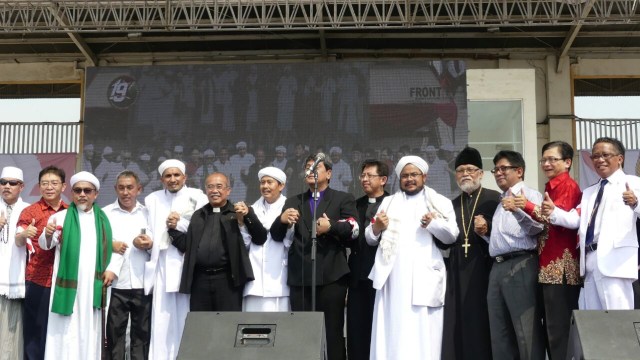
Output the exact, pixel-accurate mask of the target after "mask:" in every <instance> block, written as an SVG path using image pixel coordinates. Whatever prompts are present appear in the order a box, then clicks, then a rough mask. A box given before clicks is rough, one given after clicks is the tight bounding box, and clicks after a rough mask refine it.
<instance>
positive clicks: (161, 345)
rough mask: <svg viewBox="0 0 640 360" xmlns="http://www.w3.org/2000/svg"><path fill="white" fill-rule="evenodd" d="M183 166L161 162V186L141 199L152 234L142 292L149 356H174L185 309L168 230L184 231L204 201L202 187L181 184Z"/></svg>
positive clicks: (186, 302)
mask: <svg viewBox="0 0 640 360" xmlns="http://www.w3.org/2000/svg"><path fill="white" fill-rule="evenodd" d="M185 168H186V166H185V164H184V163H183V162H182V161H180V160H176V159H169V160H165V161H164V162H162V163H161V164H160V166H159V167H158V173H159V174H160V180H161V181H162V184H163V186H164V189H162V190H158V191H155V192H153V193H151V194H149V195H148V196H147V197H146V198H145V200H144V202H145V205H146V207H147V210H148V211H149V220H148V223H149V227H150V228H151V233H152V234H153V236H154V239H153V247H152V249H151V259H150V260H149V261H148V262H147V263H146V264H145V273H144V279H145V282H144V290H145V294H147V295H148V294H150V293H151V291H152V290H153V305H152V310H151V343H150V345H149V358H150V359H175V358H176V356H177V355H178V348H179V346H180V339H181V338H182V331H183V330H184V322H185V319H186V317H187V313H188V312H189V295H185V294H181V293H179V292H178V291H179V288H180V276H181V274H182V264H183V254H182V253H180V251H178V249H176V248H175V247H174V246H170V238H169V234H168V230H169V229H176V230H179V231H181V232H185V233H186V232H187V228H188V227H189V223H190V221H191V215H192V214H193V213H194V211H196V210H197V209H200V208H201V207H202V206H204V205H206V204H207V203H208V200H207V196H206V195H205V194H204V193H203V192H202V190H199V189H192V188H188V187H187V186H186V185H185V182H186V181H187V176H186V175H185ZM147 279H150V281H146V280H147Z"/></svg>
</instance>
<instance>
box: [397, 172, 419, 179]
mask: <svg viewBox="0 0 640 360" xmlns="http://www.w3.org/2000/svg"><path fill="white" fill-rule="evenodd" d="M421 175H422V173H410V174H401V175H400V179H402V180H407V179H415V178H417V177H418V176H421Z"/></svg>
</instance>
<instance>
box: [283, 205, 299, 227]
mask: <svg viewBox="0 0 640 360" xmlns="http://www.w3.org/2000/svg"><path fill="white" fill-rule="evenodd" d="M299 218H300V213H299V212H298V210H296V209H294V208H288V209H287V210H285V211H283V212H282V215H280V222H281V223H283V224H287V225H289V227H292V226H293V225H295V224H296V223H297V222H298V219H299Z"/></svg>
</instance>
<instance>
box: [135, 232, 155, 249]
mask: <svg viewBox="0 0 640 360" xmlns="http://www.w3.org/2000/svg"><path fill="white" fill-rule="evenodd" d="M133 246H135V247H136V248H137V249H140V250H149V249H151V248H152V247H153V240H151V238H150V237H149V235H147V234H140V235H138V236H136V237H135V238H134V239H133Z"/></svg>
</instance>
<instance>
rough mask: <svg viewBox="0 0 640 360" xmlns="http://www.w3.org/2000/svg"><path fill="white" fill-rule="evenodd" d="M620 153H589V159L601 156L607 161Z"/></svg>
mask: <svg viewBox="0 0 640 360" xmlns="http://www.w3.org/2000/svg"><path fill="white" fill-rule="evenodd" d="M618 155H620V154H610V153H602V154H591V156H590V157H591V160H592V161H596V160H598V159H600V158H602V160H604V161H607V160H609V159H611V158H612V157H614V156H618Z"/></svg>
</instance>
